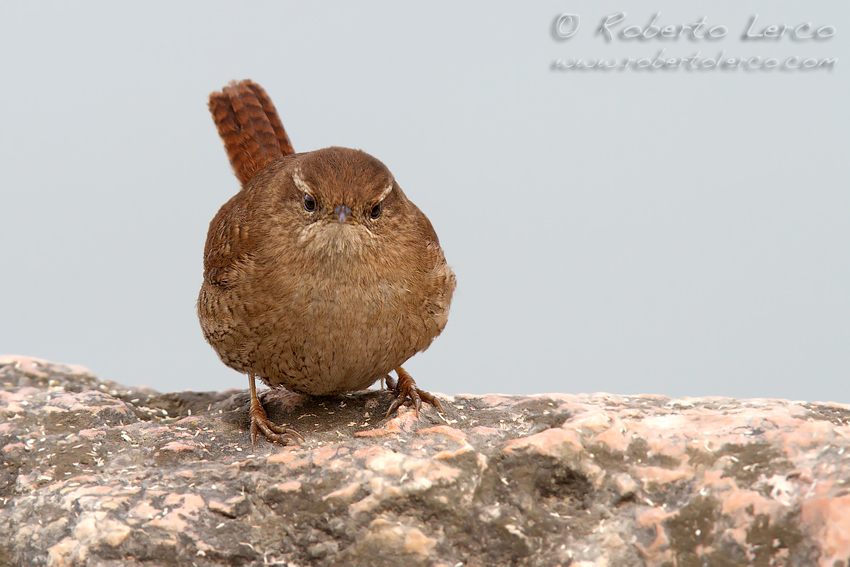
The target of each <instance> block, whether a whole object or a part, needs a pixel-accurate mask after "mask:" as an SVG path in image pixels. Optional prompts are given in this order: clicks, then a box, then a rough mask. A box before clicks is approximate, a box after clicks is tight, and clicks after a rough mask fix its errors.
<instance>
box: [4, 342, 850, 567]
mask: <svg viewBox="0 0 850 567" xmlns="http://www.w3.org/2000/svg"><path fill="white" fill-rule="evenodd" d="M423 382H427V381H426V380H423ZM0 384H2V389H0V411H2V416H3V419H2V422H0V506H2V509H0V533H2V534H4V537H3V538H2V540H0V565H51V566H62V565H88V566H118V565H122V566H124V565H129V566H136V565H145V566H148V565H150V566H153V565H157V566H166V565H180V566H190V565H196V566H198V567H201V566H211V565H256V566H260V565H281V566H284V565H285V566H301V565H400V564H404V565H410V566H414V565H428V566H436V565H445V566H456V565H465V566H485V565H487V566H489V565H540V566H555V565H562V566H564V567H566V566H568V565H571V566H573V567H589V566H592V565H593V566H599V567H602V566H621V565H623V566H625V565H628V566H644V565H646V566H671V567H672V566H698V565H699V566H702V565H706V566H716V567H719V566H737V565H742V566H743V565H748V566H749V565H754V566H768V565H799V566H805V567H809V566H813V565H819V566H821V567H848V566H850V451H847V449H848V446H850V408H848V406H842V405H837V404H813V403H801V402H788V401H783V400H734V399H725V398H700V399H683V400H674V399H668V398H664V397H659V396H637V397H624V396H612V395H605V394H596V395H590V396H588V395H567V394H552V395H539V396H525V397H523V396H497V395H490V396H465V395H460V396H454V397H451V396H443V397H442V398H443V400H444V405H445V408H446V415H445V417H444V418H443V417H441V416H439V415H438V414H437V413H436V412H435V411H434V410H433V409H431V408H427V409H425V410H424V411H423V413H422V416H421V417H420V419H416V418H415V416H414V414H413V412H412V411H411V410H410V409H409V408H402V410H401V412H400V414H399V416H398V417H395V418H393V419H390V420H385V419H384V418H383V414H384V411H385V410H386V408H387V407H388V406H389V403H390V396H389V394H388V393H387V392H383V391H368V392H362V393H356V394H353V395H349V396H345V397H339V398H328V399H312V400H310V399H303V398H301V397H299V396H295V395H292V394H288V393H278V392H274V393H271V394H270V395H267V396H266V400H265V401H266V406H267V408H268V409H269V414H270V417H272V419H275V420H276V421H278V422H283V421H285V422H287V423H288V424H289V425H291V426H294V427H295V428H297V429H298V430H299V431H301V433H303V434H304V437H305V438H306V443H305V444H304V446H294V447H281V446H277V445H272V444H269V443H267V442H265V440H260V441H259V442H258V445H257V450H256V452H254V453H251V444H250V441H249V438H248V429H247V425H248V424H247V404H248V396H247V393H246V392H244V391H238V390H231V391H227V392H220V393H219V392H184V393H170V394H159V393H157V392H155V391H152V390H150V389H144V388H126V387H124V386H120V385H118V384H116V383H113V382H104V381H101V380H99V379H97V378H96V377H94V376H93V375H92V374H91V373H90V372H88V371H87V370H86V369H84V368H80V367H69V366H62V365H55V364H51V363H47V362H45V361H39V360H34V359H27V358H23V357H3V358H0Z"/></svg>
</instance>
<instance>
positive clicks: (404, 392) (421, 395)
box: [386, 366, 446, 417]
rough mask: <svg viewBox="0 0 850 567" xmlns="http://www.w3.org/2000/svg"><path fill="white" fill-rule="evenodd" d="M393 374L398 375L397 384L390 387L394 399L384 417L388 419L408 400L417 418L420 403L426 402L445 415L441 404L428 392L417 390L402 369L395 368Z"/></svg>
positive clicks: (408, 375)
mask: <svg viewBox="0 0 850 567" xmlns="http://www.w3.org/2000/svg"><path fill="white" fill-rule="evenodd" d="M395 373H396V374H397V375H398V382H396V383H395V384H394V385H393V386H392V390H393V391H394V392H395V399H394V400H393V403H392V404H390V409H388V410H387V415H386V417H389V416H390V414H391V413H393V412H394V411H395V410H397V409H398V408H399V406H401V405H402V404H403V403H404V402H406V401H407V400H408V399H410V400H411V401H413V409H414V410H416V415H417V416H418V415H419V409H420V408H421V407H422V402H428V403H429V404H431V405H432V406H434V407H435V408H437V409H438V410H440V411H441V412H442V413H446V412H445V410H443V404H441V403H440V400H438V399H437V398H435V397H434V396H432V395H431V394H429V393H428V392H426V391H424V390H420V389H419V388H417V387H416V382H414V381H413V377H412V376H411V375H410V374H408V373H407V371H406V370H405V369H404V368H402V367H401V366H397V367H396V369H395ZM387 378H388V380H387V383H388V384H389V376H388V377H387Z"/></svg>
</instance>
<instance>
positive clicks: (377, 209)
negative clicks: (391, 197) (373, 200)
mask: <svg viewBox="0 0 850 567" xmlns="http://www.w3.org/2000/svg"><path fill="white" fill-rule="evenodd" d="M383 210H384V204H383V201H382V202H380V203H378V204H377V205H375V206H374V207H372V212H370V213H369V216H371V217H372V218H373V219H376V218H378V217H379V216H381V212H383Z"/></svg>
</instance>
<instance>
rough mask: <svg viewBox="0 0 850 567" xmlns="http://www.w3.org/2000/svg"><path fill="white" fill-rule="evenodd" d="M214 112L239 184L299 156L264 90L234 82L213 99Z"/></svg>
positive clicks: (253, 85) (258, 86)
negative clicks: (281, 160)
mask: <svg viewBox="0 0 850 567" xmlns="http://www.w3.org/2000/svg"><path fill="white" fill-rule="evenodd" d="M209 108H210V112H211V113H212V116H213V121H214V122H215V125H216V128H217V129H218V134H219V136H221V139H222V141H223V142H224V149H225V151H227V157H228V158H229V159H230V165H231V166H233V171H234V173H236V177H237V178H238V179H239V182H240V183H242V185H243V186H245V185H246V184H247V183H248V181H250V180H251V178H252V177H253V176H254V174H256V173H257V172H258V171H259V170H261V169H262V168H263V167H265V166H266V165H268V164H269V163H270V162H272V161H275V160H277V159H280V158H282V157H284V156H287V155H290V154H292V153H295V152H294V151H293V149H292V143H291V142H290V141H289V136H287V135H286V130H285V129H284V128H283V124H282V123H281V121H280V117H279V116H278V114H277V111H276V110H275V107H274V105H273V104H272V101H271V99H270V98H269V96H268V95H267V94H266V92H265V91H264V90H263V88H262V87H261V86H260V85H258V84H256V83H254V82H252V81H250V80H245V81H239V82H235V81H234V82H232V83H230V84H229V85H228V86H226V87H224V88H223V89H222V90H221V92H214V93H212V94H211V95H210V102H209Z"/></svg>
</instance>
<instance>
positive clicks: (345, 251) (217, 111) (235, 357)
mask: <svg viewBox="0 0 850 567" xmlns="http://www.w3.org/2000/svg"><path fill="white" fill-rule="evenodd" d="M209 108H210V111H211V112H212V115H213V119H214V121H215V124H216V127H217V129H218V133H219V135H220V136H221V138H222V140H223V141H224V147H225V150H226V151H227V155H228V157H229V159H230V163H231V165H232V166H233V170H234V172H235V173H236V176H237V178H238V179H239V181H240V182H241V184H242V189H241V190H240V191H239V192H238V193H237V194H236V195H235V196H234V197H233V198H231V199H230V200H229V201H228V202H227V203H225V204H224V205H223V206H222V207H221V209H220V210H219V211H218V214H216V215H215V217H214V218H213V220H212V222H211V223H210V227H209V232H208V234H207V240H206V245H205V247H204V281H203V284H202V286H201V291H200V295H199V297H198V316H199V318H200V322H201V328H202V329H203V333H204V337H205V338H206V340H207V341H208V342H209V343H210V345H212V347H213V349H214V350H215V351H216V353H217V354H218V356H219V357H220V358H221V360H222V362H224V363H225V364H226V365H227V366H229V367H231V368H233V369H235V370H237V371H239V372H242V373H244V374H246V375H247V376H248V383H249V386H250V390H251V407H250V410H249V416H250V422H251V446H252V448H253V446H254V443H255V441H256V439H257V436H258V434H259V433H260V432H262V433H263V435H265V437H266V438H267V439H268V440H270V441H274V442H278V443H283V444H286V443H288V442H292V441H295V442H297V441H300V440H302V438H301V435H300V434H298V432H296V431H295V430H293V429H290V428H288V427H285V426H280V425H276V424H274V423H273V422H271V421H270V420H269V419H268V416H267V415H266V412H265V410H264V409H263V406H262V404H261V403H260V400H259V398H258V397H257V390H256V383H255V379H256V378H259V379H260V380H261V381H262V382H263V383H265V384H266V385H267V386H269V387H272V388H275V387H283V388H287V389H289V390H292V391H295V392H299V393H302V394H306V395H311V396H327V395H334V394H341V393H343V392H350V391H354V390H361V389H365V388H368V387H369V386H371V385H372V384H374V383H375V382H376V381H378V380H383V379H387V383H388V385H389V386H390V387H391V388H392V390H393V393H394V399H393V402H392V404H391V406H390V409H389V411H388V412H387V415H388V416H389V415H390V414H391V413H392V412H394V411H395V410H397V409H398V407H399V406H400V405H401V404H402V403H405V402H406V401H412V403H413V405H414V407H415V409H416V411H417V413H418V411H419V409H420V407H421V404H422V402H423V401H425V402H428V403H430V404H431V405H433V406H435V407H436V408H437V409H439V410H441V411H442V405H441V404H440V402H439V400H437V398H435V397H434V396H432V395H431V394H429V393H427V392H425V391H423V390H420V389H419V388H417V387H416V384H415V382H414V381H413V378H411V376H410V375H409V374H408V373H407V372H405V370H404V369H403V368H402V367H401V365H402V364H404V363H405V361H407V360H408V359H409V358H410V357H412V356H413V355H414V354H416V353H418V352H421V351H423V350H425V349H427V348H428V346H429V345H430V344H431V342H432V341H433V340H434V338H435V337H436V336H437V335H439V334H440V333H441V332H442V330H443V328H444V327H445V326H446V322H447V320H448V314H449V305H450V304H451V299H452V293H453V291H454V288H455V276H454V273H453V272H452V270H451V268H450V267H449V266H448V265H447V264H446V259H445V256H444V255H443V251H442V249H441V247H440V242H439V239H438V238H437V234H436V232H435V231H434V228H433V226H432V225H431V223H430V221H429V220H428V217H426V216H425V215H424V214H423V213H422V211H420V210H419V209H418V208H417V207H416V205H414V204H413V203H412V202H411V201H410V200H409V199H408V198H407V196H406V195H405V194H404V192H403V191H402V190H401V187H399V185H398V183H397V182H396V180H395V178H394V177H393V175H392V173H390V171H389V169H387V167H386V166H385V165H384V164H383V163H381V162H380V161H379V160H377V159H375V158H374V157H372V156H371V155H369V154H367V153H365V152H363V151H360V150H354V149H348V148H341V147H330V148H325V149H321V150H316V151H312V152H305V153H295V152H294V150H293V148H292V144H291V143H290V141H289V137H288V135H287V133H286V131H285V130H284V128H283V125H282V123H281V121H280V118H279V117H278V114H277V112H276V110H275V108H274V106H273V105H272V102H271V99H270V98H269V97H268V95H267V94H266V92H265V91H264V90H263V89H262V88H261V87H260V86H259V85H257V84H256V83H253V82H251V81H247V80H246V81H241V82H238V83H237V82H233V83H231V84H230V85H229V86H227V87H224V89H222V91H221V92H215V93H213V94H212V95H210V102H209ZM392 370H395V372H396V374H397V376H398V380H397V381H393V380H391V379H390V378H389V375H388V373H389V372H390V371H392Z"/></svg>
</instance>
